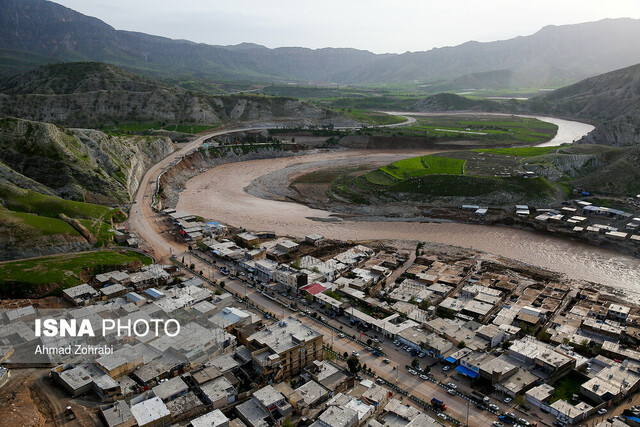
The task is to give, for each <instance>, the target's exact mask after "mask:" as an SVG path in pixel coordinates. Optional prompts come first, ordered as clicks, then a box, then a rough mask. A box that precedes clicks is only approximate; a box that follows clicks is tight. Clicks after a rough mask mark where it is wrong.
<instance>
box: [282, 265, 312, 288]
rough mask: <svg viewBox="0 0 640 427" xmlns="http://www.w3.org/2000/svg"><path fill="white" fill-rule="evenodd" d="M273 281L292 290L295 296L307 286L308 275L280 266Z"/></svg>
mask: <svg viewBox="0 0 640 427" xmlns="http://www.w3.org/2000/svg"><path fill="white" fill-rule="evenodd" d="M273 279H274V280H275V281H276V282H277V283H278V284H280V285H282V286H284V287H285V288H288V289H290V290H291V292H293V293H294V295H295V294H297V293H298V290H299V289H300V288H301V287H303V286H305V285H307V281H308V278H307V275H306V274H305V273H303V272H300V271H298V270H296V269H294V268H291V267H286V266H280V267H279V268H278V269H276V271H275V273H274V274H273Z"/></svg>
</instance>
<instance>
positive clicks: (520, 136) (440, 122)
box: [380, 115, 558, 144]
mask: <svg viewBox="0 0 640 427" xmlns="http://www.w3.org/2000/svg"><path fill="white" fill-rule="evenodd" d="M557 131H558V127H557V126H556V125H554V124H551V123H546V122H542V121H540V120H538V119H532V118H528V117H516V116H503V117H496V116H474V117H465V116H459V115H458V116H456V115H452V116H433V117H417V122H416V123H413V124H411V125H408V126H403V127H400V128H392V129H383V130H380V132H383V133H386V134H390V133H391V134H393V135H394V136H421V137H429V138H433V139H440V140H444V141H446V140H472V141H481V142H484V143H489V144H496V143H498V144H523V143H526V144H535V143H542V142H545V141H548V140H550V139H551V138H553V137H554V136H555V134H556V132H557Z"/></svg>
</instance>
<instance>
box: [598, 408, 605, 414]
mask: <svg viewBox="0 0 640 427" xmlns="http://www.w3.org/2000/svg"><path fill="white" fill-rule="evenodd" d="M606 413H607V410H606V409H604V408H601V409H598V415H604V414H606Z"/></svg>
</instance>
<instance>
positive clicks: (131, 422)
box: [100, 400, 137, 427]
mask: <svg viewBox="0 0 640 427" xmlns="http://www.w3.org/2000/svg"><path fill="white" fill-rule="evenodd" d="M100 418H102V421H104V423H105V424H106V425H107V427H134V426H136V425H137V423H136V419H135V417H134V416H133V414H132V413H131V409H130V408H129V405H127V403H126V402H125V401H124V400H118V401H116V402H115V403H113V404H111V405H108V406H103V407H101V408H100Z"/></svg>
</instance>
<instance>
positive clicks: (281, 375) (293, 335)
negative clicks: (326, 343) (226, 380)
mask: <svg viewBox="0 0 640 427" xmlns="http://www.w3.org/2000/svg"><path fill="white" fill-rule="evenodd" d="M322 337H323V335H322V334H321V333H319V332H317V331H315V330H313V329H311V328H310V327H308V326H306V325H305V324H303V323H302V322H300V321H299V320H297V319H295V318H290V319H286V320H281V321H280V322H277V323H274V324H273V325H270V326H268V327H266V328H264V329H262V330H260V331H258V332H256V333H254V334H252V335H250V336H249V337H248V338H247V344H248V347H249V349H250V350H251V355H252V358H253V361H254V364H255V365H256V367H257V368H258V370H259V371H260V372H261V373H262V374H263V375H265V376H267V377H270V378H274V379H286V378H290V377H292V376H295V375H298V374H299V373H300V370H301V369H302V368H303V367H306V366H308V365H309V364H311V362H313V361H314V360H322V355H323V352H322Z"/></svg>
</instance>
